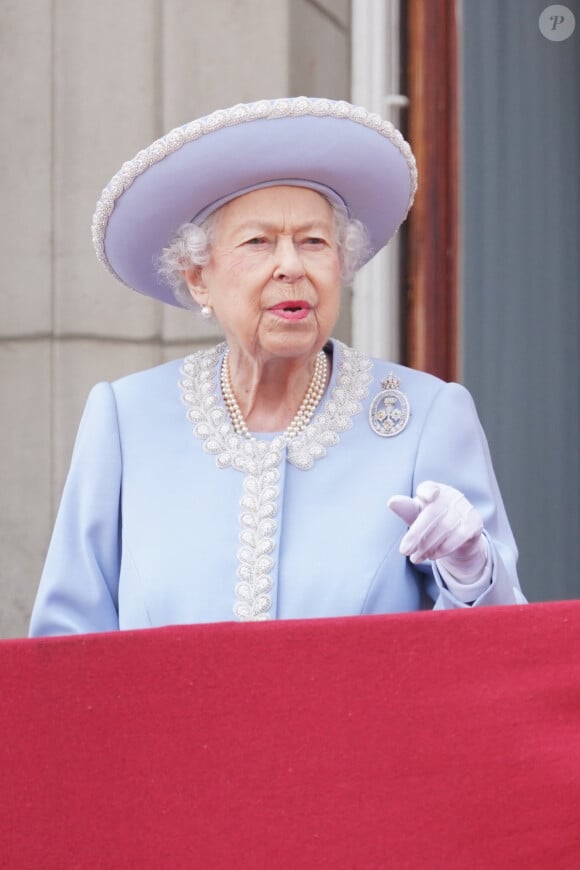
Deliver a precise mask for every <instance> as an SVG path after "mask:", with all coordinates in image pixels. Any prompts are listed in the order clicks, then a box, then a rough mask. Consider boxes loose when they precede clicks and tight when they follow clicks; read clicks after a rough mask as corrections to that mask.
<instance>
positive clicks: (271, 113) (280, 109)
mask: <svg viewBox="0 0 580 870" xmlns="http://www.w3.org/2000/svg"><path fill="white" fill-rule="evenodd" d="M300 115H319V116H325V117H326V116H328V117H333V118H346V119H347V120H350V121H355V122H356V123H357V124H362V126H364V127H368V128H370V129H371V130H376V131H377V133H379V134H380V135H381V136H384V137H385V139H388V140H389V141H390V142H392V144H393V145H394V146H395V147H396V148H398V149H399V151H400V152H401V154H402V155H403V157H404V158H405V160H406V161H407V165H408V167H409V173H410V176H411V191H410V196H409V204H408V208H407V213H408V211H409V209H410V208H411V206H412V205H413V200H414V198H415V193H416V190H417V164H416V161H415V157H414V156H413V152H412V151H411V147H410V145H409V144H408V142H406V141H405V139H404V138H403V136H402V135H401V133H400V132H399V130H397V128H396V127H394V126H393V124H391V122H390V121H385V120H384V119H383V118H381V117H380V115H377V114H375V113H374V112H369V111H367V109H364V108H363V107H362V106H353V105H351V104H350V103H347V102H345V101H344V100H339V101H337V102H335V101H333V100H324V99H311V98H309V97H294V98H291V99H287V100H260V101H259V102H257V103H239V104H238V105H236V106H232V108H230V109H220V110H218V111H216V112H213V113H212V114H211V115H206V116H205V117H204V118H199V119H198V120H196V121H191V122H190V123H189V124H185V125H184V126H183V127H176V128H175V129H174V130H171V131H170V132H169V133H167V134H166V135H165V136H162V137H161V138H160V139H157V140H156V141H155V142H153V144H152V145H150V146H149V147H148V148H145V149H143V150H142V151H139V153H138V154H137V155H136V156H135V157H134V158H133V159H132V160H128V161H127V162H126V163H124V164H123V166H122V167H121V169H120V170H119V172H117V173H116V175H114V176H113V178H112V179H111V181H110V182H109V183H108V185H107V186H106V187H105V188H104V190H103V192H102V194H101V197H100V199H99V201H98V202H97V205H96V208H95V214H94V216H93V225H92V236H93V245H94V248H95V252H96V254H97V257H98V259H99V260H100V261H101V263H102V264H103V265H104V266H105V268H106V269H107V270H108V271H109V272H111V273H112V274H113V275H115V277H116V278H118V277H119V276H118V275H117V274H116V272H115V271H114V269H113V268H112V267H111V265H110V264H109V261H108V260H107V256H106V254H105V231H106V228H107V223H108V221H109V218H110V216H111V214H112V212H113V209H114V208H115V203H116V201H117V200H118V198H119V197H120V196H121V194H122V193H124V191H125V190H127V188H128V187H130V186H131V185H132V184H133V182H134V181H135V179H136V178H138V177H139V176H140V175H142V174H143V173H144V172H145V171H146V170H147V169H148V168H149V167H150V166H152V165H153V164H155V163H159V161H160V160H163V158H164V157H167V156H168V155H169V154H172V153H173V152H174V151H178V150H179V149H180V148H181V147H182V146H183V145H185V144H187V143H188V142H192V141H193V140H195V139H199V138H200V137H201V136H204V135H205V134H206V133H212V132H214V131H215V130H219V129H221V128H223V127H231V126H234V125H236V124H245V123H247V122H248V121H257V120H263V119H276V118H283V117H288V116H300ZM405 217H406V215H405V216H403V219H402V220H404V219H405ZM401 222H402V221H401Z"/></svg>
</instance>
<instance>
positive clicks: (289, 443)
mask: <svg viewBox="0 0 580 870" xmlns="http://www.w3.org/2000/svg"><path fill="white" fill-rule="evenodd" d="M333 345H334V350H335V357H334V364H335V365H337V366H338V371H337V376H336V379H335V381H336V383H335V386H334V387H333V389H332V392H331V395H330V397H329V398H328V399H327V400H326V402H324V403H323V406H322V410H321V412H320V413H318V414H316V415H315V416H314V418H313V419H312V421H311V422H310V424H309V425H308V426H307V428H306V429H305V430H304V432H302V433H301V434H300V435H298V436H297V437H296V438H293V439H290V440H287V439H286V438H285V437H284V436H278V437H276V438H274V439H273V440H272V441H261V440H260V439H256V440H255V441H248V440H247V439H245V438H242V437H241V436H240V435H237V434H236V433H235V432H234V429H233V426H232V425H231V422H230V419H229V417H228V414H227V411H226V409H225V407H224V405H223V402H222V399H221V397H220V394H219V365H220V362H221V358H222V356H223V353H224V351H225V344H223V343H222V344H219V345H218V346H217V347H215V348H213V349H212V350H200V351H196V352H195V353H192V354H190V355H189V356H187V357H186V358H185V359H184V361H183V366H182V369H181V374H182V379H181V381H180V388H181V393H182V400H183V402H184V403H185V405H186V406H187V409H188V410H187V418H188V420H189V421H190V422H191V423H193V432H194V434H195V436H196V437H197V438H201V439H202V440H203V442H204V449H205V450H206V451H207V452H208V453H211V454H213V455H214V456H215V458H216V464H217V466H218V468H228V467H232V468H235V469H236V470H237V471H241V472H242V473H243V474H245V479H244V482H243V489H244V493H243V495H242V498H241V500H240V528H241V531H240V533H239V543H240V547H239V549H238V553H237V556H238V568H237V572H236V573H237V578H238V582H237V584H236V587H235V594H236V598H237V601H236V603H235V605H234V614H235V615H236V616H237V617H238V619H239V620H240V621H242V622H246V621H259V620H267V619H270V618H271V613H270V611H271V607H272V596H271V594H270V593H271V590H272V586H273V581H272V576H271V573H272V570H273V569H274V565H275V562H274V559H273V558H272V555H271V554H272V553H273V551H274V550H275V548H276V534H277V531H278V524H277V522H276V519H275V518H276V514H277V501H278V498H279V495H280V489H279V487H278V481H279V480H280V472H279V471H278V466H279V465H280V463H281V461H282V459H283V457H284V452H285V451H286V450H287V458H288V461H289V462H291V463H292V465H294V466H296V468H300V469H302V470H304V471H307V470H308V469H309V468H312V466H313V465H314V463H315V461H316V460H317V459H322V457H323V456H326V453H327V450H328V448H329V447H333V446H334V445H336V444H338V443H339V441H340V433H341V432H346V431H347V430H348V429H350V428H351V427H352V424H353V417H354V416H355V415H356V414H358V413H360V411H361V410H362V406H361V402H362V400H363V399H364V398H365V397H366V396H367V394H368V386H369V384H370V382H371V380H372V374H371V369H372V362H371V360H370V359H369V358H368V357H367V356H365V355H364V354H362V353H359V352H358V351H355V350H353V349H352V348H349V347H346V345H344V344H342V343H341V342H339V341H334V342H333Z"/></svg>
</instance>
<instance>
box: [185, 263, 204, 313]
mask: <svg viewBox="0 0 580 870" xmlns="http://www.w3.org/2000/svg"><path fill="white" fill-rule="evenodd" d="M181 274H182V276H183V280H184V281H185V283H186V284H187V289H188V290H189V293H190V296H191V298H192V299H193V301H194V302H197V304H198V305H206V304H207V301H208V291H207V288H206V286H205V284H204V283H203V277H202V269H201V266H190V268H189V269H184V270H183V271H182V273H181Z"/></svg>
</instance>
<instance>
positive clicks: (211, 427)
mask: <svg viewBox="0 0 580 870" xmlns="http://www.w3.org/2000/svg"><path fill="white" fill-rule="evenodd" d="M332 345H333V349H334V363H333V374H332V378H331V382H330V386H329V395H328V397H327V398H326V399H325V400H323V402H322V403H321V405H320V407H319V409H318V411H317V413H316V414H315V415H314V417H313V418H312V420H311V422H310V424H309V425H308V427H307V428H306V429H305V431H304V432H302V433H301V434H300V435H298V436H297V437H295V438H291V439H287V438H286V437H284V436H283V435H279V436H276V437H275V438H273V439H271V440H269V439H260V438H259V437H258V438H257V439H256V440H255V441H248V440H247V439H245V438H242V437H241V436H240V435H237V434H236V433H235V431H234V428H233V426H232V424H231V421H230V419H229V415H228V413H227V411H226V409H225V406H224V403H223V399H222V396H221V392H220V388H219V366H220V364H221V360H222V357H223V354H224V352H225V343H223V342H222V343H221V344H219V345H217V346H216V347H214V348H212V349H210V350H199V351H196V352H195V353H192V354H190V355H189V356H187V357H185V359H184V361H183V366H182V369H181V375H182V379H181V381H180V388H181V394H182V399H183V402H184V403H185V405H186V407H187V418H188V420H189V421H190V422H191V423H192V424H193V432H194V435H195V436H196V437H197V438H200V439H202V440H203V442H204V448H205V450H206V451H207V452H208V453H211V454H213V455H215V457H216V464H217V465H218V467H219V468H227V467H230V466H231V467H233V468H236V469H237V470H239V471H242V472H245V473H246V474H255V473H256V471H257V469H258V467H259V466H261V467H263V464H264V462H265V461H266V457H267V456H268V460H269V461H267V465H269V466H270V467H273V466H275V465H278V464H279V462H280V459H281V456H282V452H283V451H284V449H286V450H287V459H288V462H290V463H291V464H292V465H294V466H296V468H300V469H302V470H303V471H307V470H308V469H309V468H312V466H313V465H314V463H315V462H316V461H317V460H318V459H322V457H323V456H326V453H327V451H328V449H329V448H330V447H334V446H335V445H336V444H338V443H339V441H340V434H341V433H342V432H346V431H347V430H348V429H350V428H351V427H352V425H353V417H354V416H355V415H356V414H358V413H360V411H361V408H362V406H361V402H362V400H363V399H364V398H365V397H366V396H367V395H368V385H369V384H370V382H371V380H372V375H371V368H372V363H371V360H370V359H369V358H368V357H367V356H366V355H365V354H363V353H360V352H359V351H356V350H354V349H353V348H350V347H347V346H346V345H345V344H343V343H342V342H340V341H337V340H336V339H334V340H333V341H332Z"/></svg>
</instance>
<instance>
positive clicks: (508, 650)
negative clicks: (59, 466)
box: [0, 602, 580, 870]
mask: <svg viewBox="0 0 580 870" xmlns="http://www.w3.org/2000/svg"><path fill="white" fill-rule="evenodd" d="M0 697H1V702H0V795H1V796H0V831H1V833H0V867H2V868H42V870H49V868H58V870H63V868H73V867H74V868H83V870H87V868H109V867H110V868H124V867H127V868H129V867H131V868H140V870H141V868H156V870H157V868H164V870H165V868H197V867H199V868H204V870H205V868H234V870H241V868H275V870H286V868H288V870H290V868H292V870H296V868H349V870H350V868H365V870H367V868H397V870H399V868H446V870H449V868H458V870H459V868H461V870H465V868H485V870H489V868H504V867H505V868H508V867H509V868H520V867H523V868H526V870H531V868H542V870H546V868H550V870H554V868H578V867H580V602H567V603H562V604H542V605H539V604H538V605H529V606H527V607H525V606H524V607H506V608H482V609H480V610H477V611H470V612H465V611H461V612H456V611H446V612H439V613H418V614H409V615H401V616H385V617H361V618H349V619H329V620H307V621H288V622H273V623H266V624H245V625H237V624H219V625H206V626H187V627H181V626H180V627H172V628H166V629H154V630H150V631H137V632H120V633H116V634H103V635H90V636H84V637H69V638H55V639H43V640H30V641H28V640H18V641H2V642H1V643H0Z"/></svg>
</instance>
